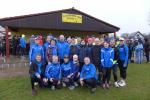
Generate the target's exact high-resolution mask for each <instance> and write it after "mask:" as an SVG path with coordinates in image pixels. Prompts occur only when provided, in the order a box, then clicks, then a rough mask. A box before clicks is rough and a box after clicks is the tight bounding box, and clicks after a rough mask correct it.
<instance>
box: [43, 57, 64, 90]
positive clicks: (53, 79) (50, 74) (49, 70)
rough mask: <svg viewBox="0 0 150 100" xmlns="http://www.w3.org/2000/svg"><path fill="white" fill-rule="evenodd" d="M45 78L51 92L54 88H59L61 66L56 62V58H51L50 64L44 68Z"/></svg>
mask: <svg viewBox="0 0 150 100" xmlns="http://www.w3.org/2000/svg"><path fill="white" fill-rule="evenodd" d="M45 76H46V78H47V80H46V82H48V83H49V86H51V89H52V90H55V88H60V86H61V84H60V80H61V66H60V64H59V62H58V56H53V57H52V63H51V64H48V65H47V66H46V70H45Z"/></svg>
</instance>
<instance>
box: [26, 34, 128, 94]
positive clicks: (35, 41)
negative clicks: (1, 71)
mask: <svg viewBox="0 0 150 100" xmlns="http://www.w3.org/2000/svg"><path fill="white" fill-rule="evenodd" d="M31 40H32V44H31V45H30V51H29V60H30V69H29V73H30V78H31V86H32V94H33V95H35V94H36V93H37V89H36V86H37V84H38V85H39V87H41V88H42V87H48V88H50V89H52V90H55V89H60V88H61V87H62V86H63V87H68V88H69V89H70V90H73V89H75V88H76V87H77V86H79V85H80V86H88V87H89V88H90V91H91V92H92V93H93V92H95V90H96V88H97V86H101V87H102V88H103V89H109V88H110V82H109V81H110V78H111V72H112V73H113V76H114V86H115V87H124V86H126V76H127V75H126V74H127V73H126V71H127V67H128V54H129V49H128V46H127V45H126V43H125V40H124V38H120V39H119V44H117V41H116V40H115V39H111V40H110V41H107V40H103V41H102V40H101V39H99V38H95V39H93V38H90V37H89V38H88V39H87V40H81V41H80V42H77V41H76V39H75V38H69V39H67V41H66V39H65V37H64V35H60V36H59V39H57V40H56V39H55V38H54V37H53V36H52V35H48V36H47V38H46V42H45V43H44V44H43V45H41V44H40V41H41V38H40V37H38V36H37V37H35V38H32V39H31ZM118 68H119V71H120V77H121V80H118V75H117V69H118Z"/></svg>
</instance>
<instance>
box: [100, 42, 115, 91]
mask: <svg viewBox="0 0 150 100" xmlns="http://www.w3.org/2000/svg"><path fill="white" fill-rule="evenodd" d="M100 56H101V64H102V70H103V79H102V81H103V88H104V89H105V88H107V89H109V87H110V86H109V80H110V76H111V69H112V66H113V60H114V50H113V49H112V48H111V47H109V43H108V42H104V47H103V48H102V49H101V55H100Z"/></svg>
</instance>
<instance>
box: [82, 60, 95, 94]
mask: <svg viewBox="0 0 150 100" xmlns="http://www.w3.org/2000/svg"><path fill="white" fill-rule="evenodd" d="M84 63H85V64H84V65H83V67H82V71H81V73H80V84H81V86H84V85H85V84H87V85H88V86H90V87H91V92H92V93H93V92H95V90H96V84H97V74H96V67H95V65H93V64H92V63H91V62H90V58H89V57H85V58H84Z"/></svg>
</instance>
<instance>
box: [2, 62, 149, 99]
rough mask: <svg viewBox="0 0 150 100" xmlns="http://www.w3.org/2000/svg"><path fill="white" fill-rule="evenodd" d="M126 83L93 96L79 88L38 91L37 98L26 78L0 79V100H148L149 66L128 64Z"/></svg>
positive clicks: (98, 91)
mask: <svg viewBox="0 0 150 100" xmlns="http://www.w3.org/2000/svg"><path fill="white" fill-rule="evenodd" d="M127 83H128V85H127V87H124V88H114V87H112V88H111V89H110V90H103V89H101V88H100V87H99V88H98V89H97V91H96V93H94V94H91V93H90V92H89V90H88V89H87V88H84V87H80V88H77V89H75V90H74V91H69V90H68V89H67V88H63V89H61V90H56V91H51V90H49V89H40V90H39V92H38V95H37V96H32V95H31V86H30V80H29V78H28V77H27V76H26V77H14V78H7V79H4V78H1V79H0V100H150V64H141V65H140V64H139V65H137V64H130V65H129V67H128V77H127Z"/></svg>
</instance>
